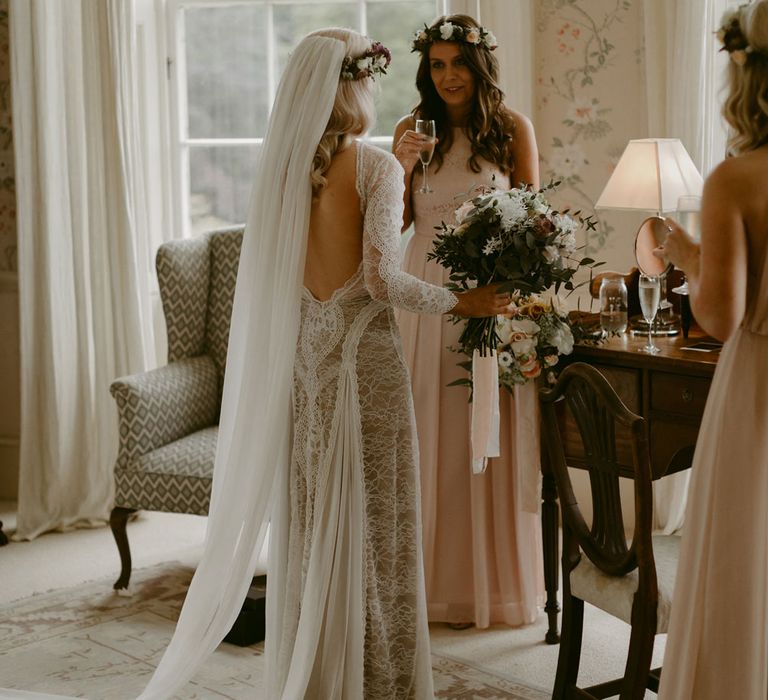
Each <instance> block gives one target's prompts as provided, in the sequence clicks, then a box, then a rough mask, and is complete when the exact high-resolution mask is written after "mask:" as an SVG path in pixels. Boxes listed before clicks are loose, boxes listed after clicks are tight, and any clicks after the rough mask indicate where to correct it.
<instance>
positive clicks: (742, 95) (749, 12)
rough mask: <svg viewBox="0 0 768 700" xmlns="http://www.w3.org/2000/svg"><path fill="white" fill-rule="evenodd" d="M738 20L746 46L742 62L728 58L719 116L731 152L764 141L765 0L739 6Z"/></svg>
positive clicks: (767, 124) (767, 97)
mask: <svg viewBox="0 0 768 700" xmlns="http://www.w3.org/2000/svg"><path fill="white" fill-rule="evenodd" d="M738 21H739V28H740V29H741V31H742V33H743V35H744V38H746V40H747V42H748V43H749V47H750V48H749V50H748V51H749V52H748V53H746V54H745V56H746V60H745V61H744V63H743V65H740V64H739V63H737V62H735V61H733V60H731V61H729V62H728V63H729V66H728V97H727V98H726V100H725V102H724V103H723V117H724V118H725V120H726V121H727V122H728V124H730V125H731V126H732V127H733V134H732V135H731V137H730V138H729V139H728V148H729V151H730V152H731V153H733V154H734V155H738V154H740V153H745V152H746V151H751V150H754V149H755V148H759V147H760V146H764V145H765V144H768V0H759V1H758V2H755V3H753V4H751V5H748V6H746V7H742V8H741V9H740V11H739V16H738Z"/></svg>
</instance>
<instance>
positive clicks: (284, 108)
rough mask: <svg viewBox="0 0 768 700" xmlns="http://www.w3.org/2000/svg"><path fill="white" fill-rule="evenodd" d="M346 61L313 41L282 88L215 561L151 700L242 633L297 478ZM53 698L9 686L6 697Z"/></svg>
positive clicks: (247, 278)
mask: <svg viewBox="0 0 768 700" xmlns="http://www.w3.org/2000/svg"><path fill="white" fill-rule="evenodd" d="M344 54H345V45H344V43H343V42H341V41H338V40H336V39H331V38H327V37H318V36H312V37H307V38H305V39H304V40H303V41H302V42H301V43H300V44H299V45H298V46H297V47H296V49H295V50H294V52H293V54H292V55H291V58H290V60H289V62H288V65H287V67H286V69H285V73H284V75H283V79H282V82H281V84H280V88H279V90H278V94H277V97H276V100H275V104H274V108H273V111H272V115H271V118H270V122H269V127H268V130H267V135H266V138H265V142H264V148H263V150H262V153H261V157H260V161H259V166H258V175H257V177H256V184H255V187H254V192H253V197H252V200H251V208H250V213H249V216H248V223H247V228H246V234H245V239H244V241H243V249H242V253H241V258H240V268H239V272H238V279H237V289H236V292H235V302H234V310H233V314H232V324H231V327H232V331H231V336H230V341H229V354H228V356H227V373H226V378H225V382H224V397H223V402H222V410H221V421H220V427H219V441H218V447H217V454H216V468H215V472H214V482H213V495H212V501H211V509H210V516H209V522H208V532H207V536H206V543H205V552H204V555H203V558H202V561H201V562H200V565H199V566H198V569H197V571H196V573H195V576H194V578H193V580H192V583H191V585H190V588H189V593H188V595H187V598H186V601H185V603H184V607H183V609H182V612H181V617H180V618H179V622H178V625H177V627H176V632H175V634H174V636H173V639H172V640H171V642H170V644H169V646H168V649H167V650H166V652H165V654H164V656H163V658H162V660H161V662H160V665H159V666H158V668H157V670H156V672H155V674H154V675H153V677H152V678H151V680H150V681H149V684H148V685H147V687H146V689H145V690H144V692H143V693H142V694H141V695H140V697H139V700H168V699H169V698H171V697H172V696H173V695H174V693H175V692H177V691H178V690H179V688H181V687H182V686H183V685H184V684H185V683H186V682H187V681H188V680H190V678H191V677H192V676H193V675H194V673H195V672H196V670H197V669H198V668H199V667H200V665H201V664H202V662H203V661H204V660H205V659H206V658H207V657H208V656H209V654H210V653H211V652H212V651H213V650H214V649H215V648H216V647H217V646H218V644H219V643H220V642H221V640H222V638H223V637H224V635H225V634H226V633H227V631H228V630H229V628H230V627H231V625H232V624H233V622H234V620H235V618H236V616H237V614H238V611H239V609H240V606H241V604H242V601H243V599H244V597H245V594H246V592H247V589H248V586H249V584H250V580H251V576H252V572H253V571H254V568H255V563H256V558H257V556H258V553H259V552H260V550H261V547H262V544H263V542H264V538H265V536H266V531H267V523H268V519H269V514H270V508H271V505H272V500H273V499H272V496H273V485H274V483H275V476H276V474H278V472H280V471H281V470H283V471H285V470H287V469H288V465H289V461H290V438H291V386H292V374H293V364H294V355H295V347H296V340H297V336H298V327H299V318H300V302H301V286H302V281H303V271H304V257H305V252H306V241H307V229H308V225H309V214H310V207H311V197H312V191H311V185H310V178H309V172H310V169H311V165H312V160H313V158H314V155H315V151H316V149H317V145H318V143H319V141H320V138H321V137H322V135H323V132H324V130H325V126H326V124H327V122H328V118H329V116H330V114H331V109H332V107H333V103H334V99H335V96H336V89H337V85H338V81H339V74H340V70H341V62H342V59H343V57H344ZM270 556H272V553H271V554H270ZM268 634H269V632H268ZM52 697H57V696H51V695H42V694H39V693H27V692H23V691H16V690H2V689H0V698H5V699H10V698H29V699H30V700H43V699H45V698H52ZM59 697H60V696H59ZM90 700H97V699H96V698H91V699H90Z"/></svg>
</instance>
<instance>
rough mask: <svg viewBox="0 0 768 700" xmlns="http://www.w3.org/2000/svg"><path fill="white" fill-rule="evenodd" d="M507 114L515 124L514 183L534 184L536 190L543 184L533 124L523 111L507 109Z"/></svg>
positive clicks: (513, 148)
mask: <svg viewBox="0 0 768 700" xmlns="http://www.w3.org/2000/svg"><path fill="white" fill-rule="evenodd" d="M507 116H508V118H509V120H510V121H511V122H512V123H513V124H514V141H513V142H512V155H513V158H514V163H515V169H514V171H513V173H512V185H513V186H515V187H517V186H518V185H519V184H520V183H521V182H524V183H525V184H526V185H532V186H533V189H534V190H538V189H539V187H540V186H541V183H540V180H539V148H538V146H537V145H536V133H535V132H534V130H533V124H532V123H531V120H530V119H528V117H526V116H525V115H524V114H522V113H521V112H516V111H515V110H513V109H507Z"/></svg>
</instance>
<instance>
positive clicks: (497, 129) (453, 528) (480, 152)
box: [393, 15, 543, 629]
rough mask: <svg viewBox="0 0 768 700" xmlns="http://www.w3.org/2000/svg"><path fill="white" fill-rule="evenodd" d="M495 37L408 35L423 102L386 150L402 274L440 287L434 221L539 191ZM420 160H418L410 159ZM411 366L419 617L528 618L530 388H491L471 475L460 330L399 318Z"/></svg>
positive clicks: (464, 24)
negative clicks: (425, 186)
mask: <svg viewBox="0 0 768 700" xmlns="http://www.w3.org/2000/svg"><path fill="white" fill-rule="evenodd" d="M495 42H496V40H495V38H494V36H493V34H491V33H490V32H489V31H487V30H486V29H484V28H483V27H481V26H480V25H479V24H478V23H477V22H476V21H475V20H474V19H472V18H471V17H468V16H466V15H451V16H448V17H440V18H439V19H437V20H436V21H435V22H434V23H433V24H432V25H431V26H430V27H428V28H426V29H424V30H422V31H421V32H418V33H417V35H416V38H415V40H414V45H413V48H414V51H418V52H420V54H421V62H420V64H419V68H418V71H417V74H416V86H417V88H418V90H419V94H420V98H421V99H420V102H419V104H418V105H417V107H416V108H415V109H414V110H413V112H412V113H411V114H409V115H407V116H405V117H403V118H402V119H401V120H400V122H399V123H398V125H397V127H396V129H395V135H394V140H393V144H394V148H393V150H394V154H395V156H396V157H397V159H398V160H399V161H400V164H401V165H402V166H403V169H404V170H405V211H404V218H403V229H405V228H407V227H408V226H409V225H410V224H411V222H413V224H414V235H413V237H412V238H411V240H410V241H409V244H408V247H407V250H406V253H405V259H404V269H405V270H406V271H407V272H409V273H410V274H412V275H415V276H416V277H419V278H421V279H423V280H425V281H429V282H431V283H432V284H438V285H444V284H445V283H446V282H447V281H448V273H447V271H446V270H445V269H443V268H442V267H440V266H439V265H437V264H436V263H434V262H432V261H429V262H428V261H427V253H428V252H429V251H430V250H431V248H432V242H433V238H434V235H435V233H436V231H435V227H436V226H439V225H440V223H441V221H445V222H450V221H453V213H454V210H455V209H456V208H457V207H458V206H459V205H460V204H461V203H462V202H464V201H465V200H467V199H469V198H471V197H472V196H473V195H474V194H475V193H476V192H477V191H479V190H481V189H483V188H488V187H496V188H504V189H506V188H509V187H510V186H512V184H513V183H514V185H519V184H521V183H525V184H530V185H532V186H533V187H534V188H538V186H539V169H538V150H537V148H536V138H535V135H534V132H533V127H532V125H531V122H530V120H529V119H528V118H527V117H526V116H524V115H522V114H520V113H518V112H515V111H514V110H511V109H509V108H508V107H506V106H505V105H504V103H503V97H504V96H503V93H502V91H501V90H500V89H499V86H498V62H497V60H496V58H495V56H494V55H493V53H492V51H493V49H494V48H495ZM416 119H433V120H434V121H435V125H436V134H437V138H438V141H437V145H436V147H435V152H434V156H433V159H432V162H431V164H430V165H429V170H428V173H427V175H428V180H429V186H430V187H431V188H432V189H433V190H434V191H433V192H432V193H431V194H422V193H420V192H418V189H419V187H420V186H421V184H422V177H423V176H422V170H421V164H420V161H419V149H420V146H421V144H422V142H423V139H424V137H423V136H422V135H420V134H417V133H416V132H415V130H414V128H415V120H416ZM417 166H418V167H417ZM398 322H399V325H400V329H401V333H402V336H403V347H404V351H405V358H406V362H407V364H408V367H409V369H410V372H411V379H412V385H413V394H414V403H415V408H416V423H417V429H418V435H419V449H420V455H421V484H422V517H423V538H424V560H425V562H424V563H425V567H424V568H425V575H426V588H427V606H428V616H429V620H430V621H433V622H447V623H450V624H451V625H452V626H453V627H455V628H459V629H461V628H464V627H468V626H470V625H472V624H474V625H476V626H477V627H488V626H489V625H491V624H494V623H504V624H507V625H513V626H517V625H524V624H528V623H531V622H533V621H534V620H535V618H536V615H537V606H538V603H539V602H540V598H541V592H542V588H543V583H542V562H541V547H540V539H541V535H540V525H539V517H538V514H537V509H538V503H539V493H538V473H539V443H538V412H537V411H538V407H537V401H536V393H535V389H534V387H533V385H527V386H524V387H520V388H519V389H516V390H515V394H514V397H513V396H511V395H510V394H509V393H507V392H506V391H504V390H502V394H501V435H500V437H501V457H500V458H498V459H493V460H490V462H489V465H488V468H487V470H486V472H485V473H484V474H480V475H472V466H471V452H470V441H469V434H470V431H469V426H470V404H469V403H468V398H469V396H468V391H467V389H466V388H459V387H449V386H448V384H449V383H450V382H452V381H454V380H456V379H459V378H461V377H465V376H466V373H465V371H464V370H462V369H460V368H459V367H457V363H458V362H460V361H461V359H462V358H461V357H460V356H459V355H457V354H456V353H455V352H452V351H451V350H449V349H448V348H449V346H456V345H457V344H458V338H459V334H460V330H461V327H460V326H459V325H454V324H453V323H452V322H451V321H450V320H449V319H448V318H447V317H444V318H439V317H435V318H429V317H419V316H417V315H416V314H411V313H407V312H402V313H400V314H399V316H398Z"/></svg>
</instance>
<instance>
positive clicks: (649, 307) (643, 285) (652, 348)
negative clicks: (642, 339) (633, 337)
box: [637, 274, 661, 355]
mask: <svg viewBox="0 0 768 700" xmlns="http://www.w3.org/2000/svg"><path fill="white" fill-rule="evenodd" d="M637 291H638V295H639V296H640V310H641V311H642V312H643V318H644V319H645V321H646V323H647V324H648V345H646V346H645V347H643V348H640V351H641V352H647V353H648V354H650V355H656V354H658V353H660V352H661V350H660V349H659V348H658V347H656V345H654V344H653V321H654V319H655V318H656V312H657V311H658V309H659V301H660V299H661V284H660V283H659V278H658V277H654V276H653V275H643V274H641V275H640V281H639V282H638V287H637Z"/></svg>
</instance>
